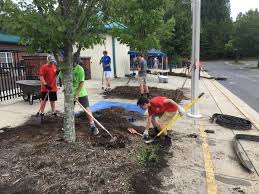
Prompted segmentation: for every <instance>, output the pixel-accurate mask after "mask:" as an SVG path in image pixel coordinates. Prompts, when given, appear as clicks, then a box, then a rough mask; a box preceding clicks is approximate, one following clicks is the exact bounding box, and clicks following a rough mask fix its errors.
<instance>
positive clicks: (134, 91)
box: [103, 86, 187, 102]
mask: <svg viewBox="0 0 259 194" xmlns="http://www.w3.org/2000/svg"><path fill="white" fill-rule="evenodd" d="M149 93H150V98H153V97H156V96H165V97H167V98H170V99H173V100H174V101H176V102H181V100H183V99H187V98H186V97H185V96H184V93H183V92H182V91H181V90H167V89H162V88H156V87H149ZM103 94H104V95H105V98H126V99H138V98H139V87H137V86H117V87H115V88H114V89H112V90H110V91H105V92H104V93H103Z"/></svg>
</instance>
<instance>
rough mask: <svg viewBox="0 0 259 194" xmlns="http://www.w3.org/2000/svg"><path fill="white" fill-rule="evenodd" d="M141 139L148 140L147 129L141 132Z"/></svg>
mask: <svg viewBox="0 0 259 194" xmlns="http://www.w3.org/2000/svg"><path fill="white" fill-rule="evenodd" d="M143 139H144V140H149V135H148V130H145V131H144V133H143Z"/></svg>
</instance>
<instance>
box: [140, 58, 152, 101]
mask: <svg viewBox="0 0 259 194" xmlns="http://www.w3.org/2000/svg"><path fill="white" fill-rule="evenodd" d="M138 60H139V63H138V82H139V90H140V94H141V96H144V94H146V95H147V98H149V90H148V86H147V61H146V60H145V58H144V55H140V56H139V57H138Z"/></svg>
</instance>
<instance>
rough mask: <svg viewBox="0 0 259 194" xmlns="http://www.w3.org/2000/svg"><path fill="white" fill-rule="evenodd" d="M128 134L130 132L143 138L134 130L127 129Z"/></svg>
mask: <svg viewBox="0 0 259 194" xmlns="http://www.w3.org/2000/svg"><path fill="white" fill-rule="evenodd" d="M128 132H130V133H132V134H135V135H138V136H140V137H143V135H142V134H141V133H139V132H137V131H136V129H133V128H128Z"/></svg>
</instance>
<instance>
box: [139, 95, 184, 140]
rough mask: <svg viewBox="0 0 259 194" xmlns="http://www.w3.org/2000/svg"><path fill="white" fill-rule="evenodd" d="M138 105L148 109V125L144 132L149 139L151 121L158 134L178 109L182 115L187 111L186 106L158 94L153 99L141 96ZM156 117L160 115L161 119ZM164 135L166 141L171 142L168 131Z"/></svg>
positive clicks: (145, 137) (146, 138)
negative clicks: (183, 106)
mask: <svg viewBox="0 0 259 194" xmlns="http://www.w3.org/2000/svg"><path fill="white" fill-rule="evenodd" d="M137 105H138V106H140V107H141V108H142V109H144V110H148V118H147V125H146V129H145V131H144V134H143V138H144V139H145V140H148V139H149V135H148V130H149V127H150V124H151V123H152V125H153V126H154V130H155V132H156V134H158V133H159V132H160V130H162V129H163V128H164V127H165V126H166V125H167V124H168V123H169V122H170V121H171V120H172V119H173V118H174V116H175V115H176V113H177V111H179V113H180V114H182V115H183V114H184V113H185V110H184V108H182V107H180V106H179V105H178V104H177V103H176V102H175V101H173V100H172V99H168V98H166V97H162V96H157V97H155V98H152V99H151V100H148V99H147V98H145V97H140V98H139V100H138V102H137ZM156 117H159V120H156ZM164 135H165V142H166V143H167V144H171V138H170V137H169V136H168V135H167V132H166V131H165V132H164Z"/></svg>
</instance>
